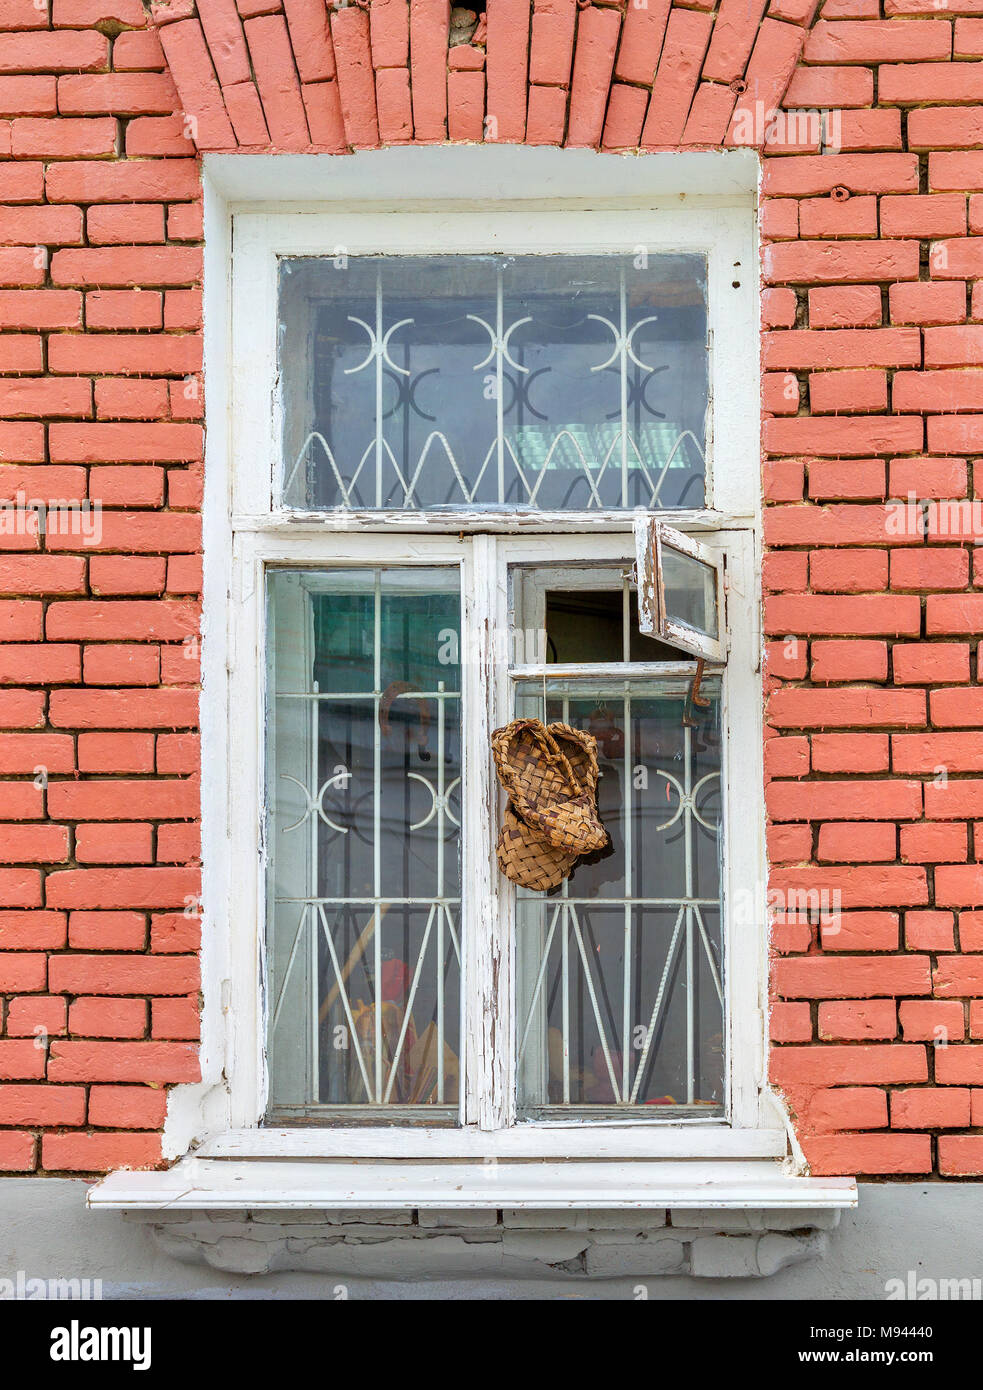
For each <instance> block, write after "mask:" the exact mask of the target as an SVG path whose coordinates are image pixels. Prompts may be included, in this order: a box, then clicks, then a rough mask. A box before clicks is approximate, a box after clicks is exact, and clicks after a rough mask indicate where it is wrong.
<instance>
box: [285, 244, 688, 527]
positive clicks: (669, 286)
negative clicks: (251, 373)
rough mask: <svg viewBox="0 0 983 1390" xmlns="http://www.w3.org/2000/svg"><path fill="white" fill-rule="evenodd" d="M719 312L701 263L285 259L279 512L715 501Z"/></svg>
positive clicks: (660, 259)
mask: <svg viewBox="0 0 983 1390" xmlns="http://www.w3.org/2000/svg"><path fill="white" fill-rule="evenodd" d="M705 300H706V265H705V261H704V260H703V258H702V257H700V256H696V255H660V256H654V257H652V258H651V259H650V258H648V257H647V256H644V255H641V256H639V257H637V258H635V259H634V260H633V259H631V258H627V257H624V256H617V257H616V256H571V257H560V256H525V257H521V256H520V257H514V256H513V257H504V256H495V257H493V256H454V257H440V256H427V257H422V256H417V257H405V256H404V257H371V256H370V257H361V258H357V259H349V258H347V257H341V258H340V259H339V258H335V259H332V260H314V259H310V258H306V259H293V260H286V261H284V262H282V263H281V276H280V308H281V331H280V359H281V377H282V380H283V402H284V415H285V438H284V457H285V460H286V463H285V467H284V482H283V498H284V501H285V502H286V504H287V505H288V506H295V507H304V508H318V507H330V508H343V509H348V510H356V509H362V508H369V509H373V508H391V509H397V510H407V509H408V510H415V509H427V508H435V507H467V508H475V507H488V506H495V507H505V506H518V507H529V508H537V509H544V510H570V509H573V510H582V511H596V510H603V509H624V508H629V507H645V508H648V509H657V508H666V507H679V506H691V507H694V506H701V505H702V504H703V494H704V475H705V471H706V468H705V456H706V442H705V440H706V427H705V417H706V411H707V401H708V385H707V315H706V302H705Z"/></svg>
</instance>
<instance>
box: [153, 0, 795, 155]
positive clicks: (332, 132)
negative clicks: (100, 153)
mask: <svg viewBox="0 0 983 1390" xmlns="http://www.w3.org/2000/svg"><path fill="white" fill-rule="evenodd" d="M816 5H817V0H770V3H769V0H716V3H714V0H687V3H686V4H681V3H678V0H621V3H615V4H593V3H589V2H588V3H586V4H585V3H583V0H488V3H487V6H486V7H485V10H486V12H485V13H481V14H479V15H478V16H477V22H476V25H475V26H474V27H473V28H472V25H471V23H470V21H468V22H466V23H465V24H464V25H463V26H462V25H461V24H459V23H455V25H454V27H453V30H452V29H451V24H450V13H451V7H450V5H449V3H448V0H409V3H407V0H356V3H354V4H347V5H345V6H344V7H343V8H335V7H334V6H333V5H330V4H329V5H327V6H326V5H325V0H197V3H194V0H153V3H152V5H151V10H152V16H153V22H154V23H155V24H156V26H157V28H158V31H159V33H160V38H161V42H162V44H163V47H164V52H165V54H166V57H167V62H168V66H169V68H170V71H171V74H172V76H173V79H174V82H175V85H176V87H177V90H178V93H179V96H180V102H181V107H182V110H183V113H184V116H185V119H186V128H187V134H188V135H190V137H191V139H192V140H193V141H194V143H195V145H196V147H197V148H198V150H199V151H201V152H210V151H233V150H246V151H250V152H267V153H268V152H271V151H277V152H280V151H284V152H286V151H290V152H297V153H299V152H311V151H316V152H321V153H333V154H343V153H347V152H348V151H351V150H359V149H374V148H377V147H378V146H380V145H408V144H418V145H419V144H439V143H442V142H444V141H446V140H450V141H457V142H485V143H509V144H529V145H557V146H561V145H562V146H567V147H580V148H593V149H603V150H609V151H631V150H643V151H648V150H665V149H678V148H708V147H709V148H719V147H721V146H732V145H739V144H743V145H749V144H750V145H755V146H761V145H762V144H763V142H764V139H765V135H766V133H767V124H768V120H767V118H768V114H769V113H771V112H773V111H775V110H777V109H778V108H779V107H780V106H781V103H782V100H783V98H784V97H785V95H786V92H787V90H788V86H789V82H790V81H791V78H792V75H793V72H794V70H795V67H796V65H797V63H798V60H799V57H800V55H801V53H802V50H803V47H804V45H805V42H806V39H807V36H808V33H809V26H810V25H811V23H812V20H813V16H814V14H815V10H816ZM816 37H819V36H818V35H817V36H816Z"/></svg>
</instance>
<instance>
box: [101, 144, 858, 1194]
mask: <svg viewBox="0 0 983 1390" xmlns="http://www.w3.org/2000/svg"><path fill="white" fill-rule="evenodd" d="M203 165H204V168H203V185H204V207H205V319H204V323H205V327H204V338H205V370H206V376H207V382H208V431H207V439H206V468H205V499H204V507H203V512H204V533H205V540H204V556H205V602H204V616H203V635H204V642H203V694H202V702H201V726H202V743H203V769H202V781H203V791H202V801H203V805H202V822H203V824H202V836H203V908H202V974H203V996H204V1005H203V1013H202V1041H201V1049H200V1059H201V1069H202V1080H201V1082H200V1083H196V1084H187V1085H179V1086H176V1087H172V1088H171V1090H170V1091H169V1093H168V1112H167V1121H166V1124H165V1129H164V1136H163V1149H164V1154H165V1156H166V1157H169V1158H180V1161H179V1162H177V1163H175V1164H174V1165H173V1166H172V1167H171V1168H170V1169H169V1170H168V1171H166V1172H153V1173H128V1172H117V1173H113V1174H110V1175H109V1177H108V1178H106V1179H104V1180H103V1181H102V1182H101V1183H100V1184H98V1185H97V1186H95V1187H94V1188H90V1189H89V1192H88V1196H87V1201H88V1203H89V1205H91V1206H103V1207H108V1208H120V1207H122V1208H130V1209H141V1208H144V1209H147V1210H150V1211H154V1210H157V1209H159V1208H160V1207H167V1208H168V1209H171V1210H177V1209H181V1208H185V1209H195V1208H201V1207H207V1208H216V1209H221V1208H224V1209H240V1208H243V1207H246V1208H263V1207H266V1208H306V1207H311V1206H314V1207H340V1208H345V1207H356V1208H362V1207H366V1206H369V1207H378V1208H398V1209H404V1208H405V1207H406V1206H413V1205H416V1206H426V1207H431V1208H441V1207H444V1208H461V1207H472V1208H488V1207H502V1206H509V1207H519V1208H527V1209H540V1208H550V1207H552V1208H570V1207H573V1206H581V1207H584V1206H586V1207H590V1208H604V1207H607V1208H626V1209H632V1208H644V1207H652V1206H665V1205H668V1206H682V1207H687V1206H688V1207H701V1208H713V1207H716V1208H722V1207H732V1206H736V1207H749V1206H750V1207H757V1208H781V1209H789V1208H798V1209H802V1208H806V1209H809V1210H814V1209H817V1208H820V1207H841V1206H850V1205H855V1203H856V1186H855V1184H854V1183H852V1182H851V1181H849V1180H846V1179H824V1180H817V1179H809V1178H804V1177H800V1176H795V1173H796V1172H797V1171H798V1172H801V1171H802V1169H801V1161H800V1159H801V1156H799V1161H798V1166H797V1167H796V1165H795V1164H793V1165H792V1167H791V1168H790V1167H789V1165H788V1163H787V1162H786V1161H785V1160H786V1158H787V1155H788V1151H789V1142H790V1131H789V1127H788V1122H787V1118H786V1117H785V1115H784V1111H783V1109H782V1107H781V1106H780V1104H779V1103H778V1102H777V1101H776V1100H775V1099H774V1097H773V1096H772V1095H771V1093H770V1092H769V1091H768V1088H767V1085H766V1080H765V1071H764V1066H765V1060H764V1059H765V1043H766V1024H765V998H766V996H765V976H766V957H767V951H766V931H767V929H766V923H765V911H764V882H765V879H764V872H765V863H764V853H763V836H762V829H763V813H762V809H761V786H762V777H761V756H762V738H761V698H760V685H759V681H760V676H759V651H760V645H761V638H760V632H759V627H758V612H759V599H758V589H759V582H758V572H759V559H758V535H759V527H758V518H759V440H758V428H759V427H758V417H759V410H758V404H759V403H758V390H759V378H758V373H759V366H758V342H759V323H758V274H757V242H756V229H755V225H754V215H753V209H754V201H755V188H756V184H757V179H758V166H757V161H756V159H755V156H754V155H753V153H752V152H749V151H744V150H740V151H737V150H735V151H731V152H728V153H726V154H713V153H692V154H666V155H652V156H646V157H644V158H642V159H637V160H629V159H623V158H621V157H619V156H609V155H596V154H594V153H593V152H589V151H582V150H573V151H571V150H567V151H557V150H549V149H534V148H528V149H527V148H512V147H506V146H495V145H490V146H477V147H475V146H466V147H442V148H437V147H432V148H420V149H410V150H407V149H394V150H383V151H375V152H363V153H361V154H358V155H355V156H352V157H351V158H348V159H345V160H339V159H336V158H334V157H331V156H296V157H295V156H282V155H278V156H262V155H255V156H245V155H235V156H223V155H210V156H206V157H205V159H204V161H203ZM393 214H399V215H398V216H394V215H393ZM359 237H361V238H362V239H361V240H359ZM435 237H436V238H437V239H436V241H434V238H435ZM544 242H545V243H550V244H549V245H548V246H546V247H545V249H547V250H550V251H553V252H558V251H562V250H571V251H573V250H579V251H584V250H589V249H594V248H597V249H602V250H604V251H608V252H610V251H611V250H613V249H614V250H618V249H620V250H622V251H625V250H627V251H634V250H635V249H636V248H637V247H638V246H640V245H644V246H647V247H648V248H649V249H650V250H652V251H657V250H659V249H704V250H706V251H707V253H708V255H709V266H710V279H709V309H710V354H711V369H710V370H711V392H712V396H711V410H710V419H709V436H710V441H711V455H710V460H709V473H710V478H709V484H708V489H709V490H708V494H707V497H706V501H705V505H704V506H703V507H702V508H700V509H699V510H695V511H692V512H685V513H682V512H673V513H672V514H671V521H672V524H673V526H675V527H678V528H680V529H681V530H683V531H685V532H687V533H689V534H691V535H700V536H701V537H702V538H703V539H704V540H706V542H707V544H708V545H710V546H711V547H718V548H719V547H724V548H726V552H727V564H728V571H727V586H728V592H727V614H728V628H729V631H730V634H731V637H732V646H731V651H730V656H729V661H728V665H727V670H726V676H725V702H724V724H725V729H726V730H727V731H730V730H731V729H733V728H734V727H737V726H739V727H740V734H741V736H740V738H737V739H735V738H733V737H730V738H729V739H728V742H727V749H726V759H727V784H728V796H729V799H730V803H731V806H733V802H734V800H735V799H736V798H738V797H739V798H740V799H741V805H740V815H739V816H737V817H734V816H731V820H732V821H734V820H736V821H738V822H739V827H740V826H743V827H744V828H743V830H742V829H740V828H738V829H737V832H736V838H734V836H735V831H734V829H733V828H732V827H728V832H727V833H728V834H729V835H730V836H731V845H730V854H729V858H728V861H727V864H728V867H727V875H728V878H727V885H726V891H727V892H728V894H733V893H734V892H738V893H741V894H742V895H743V901H744V902H745V904H747V903H748V901H749V899H750V900H751V906H750V910H745V911H743V912H741V913H740V914H735V913H733V912H731V911H728V913H727V918H726V927H725V932H726V946H725V949H726V950H727V951H728V952H729V953H730V955H729V960H728V962H727V967H726V969H727V982H728V983H727V989H728V995H727V1006H728V1023H729V1027H730V1038H729V1045H730V1058H731V1064H732V1071H731V1076H730V1083H729V1097H728V1106H729V1113H728V1117H727V1119H725V1120H723V1121H720V1120H715V1121H708V1120H705V1121H697V1122H689V1123H671V1122H660V1123H652V1122H648V1123H643V1124H639V1123H633V1122H630V1121H628V1122H626V1121H623V1120H622V1121H617V1122H614V1121H613V1122H611V1123H606V1124H590V1125H584V1124H581V1123H573V1124H563V1123H556V1122H552V1121H551V1122H550V1123H549V1124H546V1125H544V1124H518V1125H507V1126H505V1127H501V1122H502V1120H503V1118H504V1119H508V1118H509V1115H508V1106H509V1101H508V1100H507V1096H508V1094H509V1092H508V1088H507V1086H503V1085H502V1084H500V1083H496V1084H495V1085H493V1086H492V1087H491V1088H488V1089H486V1090H485V1091H483V1092H481V1094H480V1095H477V1094H475V1093H472V1102H471V1104H472V1110H471V1111H470V1112H468V1116H467V1118H468V1120H469V1122H468V1123H465V1124H463V1125H460V1126H458V1127H454V1128H443V1129H432V1130H431V1129H426V1128H421V1127H408V1128H405V1129H402V1130H393V1129H376V1128H363V1127H359V1128H348V1127H331V1128H316V1129H314V1128H306V1127H305V1128H294V1129H289V1130H282V1129H274V1128H269V1127H264V1126H262V1124H261V1123H260V1121H261V1117H262V1113H263V1097H264V1041H265V1027H264V1017H263V1012H264V1003H263V998H262V991H261V987H260V982H261V951H262V940H263V935H264V932H265V920H264V918H265V911H264V907H265V898H264V894H265V882H264V875H263V873H262V864H261V855H262V821H263V812H262V800H261V798H262V780H261V774H262V738H261V721H262V707H263V690H262V679H261V673H262V672H263V671H264V669H265V653H264V651H263V648H262V614H263V597H262V596H263V582H262V579H263V570H264V567H265V566H266V565H267V564H285V565H305V564H316V565H325V566H327V565H330V564H338V563H344V562H345V560H346V558H347V559H348V560H351V561H354V562H356V563H358V562H362V563H370V562H371V561H372V560H377V558H378V556H379V554H380V553H381V552H380V547H381V537H380V536H379V534H378V533H379V532H380V531H384V532H385V533H386V534H387V536H389V537H395V536H398V535H400V533H403V537H404V539H403V546H404V549H403V550H401V551H400V553H401V554H402V555H404V556H405V555H406V554H410V555H411V556H412V557H413V559H414V561H415V562H417V563H421V564H422V563H437V562H439V547H438V546H437V545H436V544H435V541H436V538H438V537H440V536H441V533H443V540H442V541H441V542H440V545H445V546H447V547H448V549H447V551H446V553H447V554H448V555H451V554H452V553H453V550H454V541H453V539H452V537H453V536H454V535H456V534H457V533H458V532H460V531H461V530H462V529H464V530H465V531H467V530H469V529H470V523H469V520H468V519H467V518H466V517H463V516H462V514H461V513H460V511H455V512H454V514H453V515H449V516H440V515H439V514H433V513H428V514H426V515H424V516H421V514H420V513H418V512H417V513H389V514H387V515H386V516H380V515H379V514H377V513H375V514H369V515H363V516H357V517H352V516H338V515H337V514H332V513H321V514H316V515H305V514H300V513H296V512H293V513H286V512H282V511H275V510H273V509H272V505H271V504H272V499H273V478H274V468H275V466H276V465H275V462H274V461H275V460H276V459H277V455H278V441H279V434H278V431H279V421H278V420H277V418H276V415H275V407H276V383H275V322H276V309H275V289H276V285H275V259H276V255H277V254H281V253H282V254H293V255H305V254H325V253H326V252H328V253H331V252H333V251H334V249H335V248H336V247H339V246H344V247H346V249H347V250H348V251H349V252H354V251H357V249H358V247H359V246H361V247H362V249H370V248H371V247H380V246H381V247H382V249H383V250H395V249H399V248H401V249H404V250H410V249H411V248H412V247H413V246H415V247H416V248H417V249H418V250H426V249H431V248H432V247H433V246H434V245H435V246H436V247H437V249H439V250H441V251H446V250H448V249H450V248H453V247H456V248H457V249H460V250H462V251H463V250H466V251H468V252H474V251H476V250H479V249H488V250H501V249H509V250H513V251H521V250H533V251H542V250H543V249H544ZM233 263H235V275H234V276H233ZM353 522H355V523H357V525H358V534H353V533H352V530H351V526H352V523H353ZM481 527H482V529H483V530H485V531H486V532H488V531H492V532H493V534H486V535H485V536H479V537H476V538H475V543H474V546H473V549H472V552H471V554H472V559H471V560H470V561H469V563H470V564H471V565H473V567H474V568H475V569H478V568H483V569H484V573H485V576H486V579H487V577H488V575H489V573H490V570H489V565H490V563H491V557H492V555H493V554H494V553H495V551H496V549H498V548H500V547H503V546H504V545H505V544H506V538H507V537H509V536H510V535H514V536H518V537H523V536H526V535H531V536H536V535H539V536H540V538H541V537H542V533H543V532H547V533H550V534H552V535H553V536H554V537H555V538H557V540H559V538H560V537H562V536H563V535H564V534H567V535H571V536H574V537H575V536H577V535H581V536H582V535H583V534H588V535H591V536H593V537H595V538H596V539H595V543H596V544H597V546H598V547H599V550H598V553H599V554H600V555H602V556H603V555H604V554H607V555H608V556H609V557H612V558H620V559H624V558H625V557H626V556H630V555H631V531H632V517H631V516H630V515H626V514H625V513H624V512H613V513H602V512H593V513H590V514H576V513H569V512H568V513H560V514H554V515H548V514H545V513H534V514H531V513H529V512H521V511H515V512H510V513H502V514H500V515H499V516H498V517H496V518H494V520H493V519H492V518H490V517H489V516H488V514H487V513H483V514H482V517H481ZM421 529H422V530H424V531H426V532H427V533H429V534H428V543H427V546H425V547H422V550H421V553H419V554H417V553H416V552H415V551H414V546H415V544H416V539H415V533H416V532H417V531H418V530H421ZM509 544H511V542H509ZM523 545H529V546H530V548H531V550H532V552H533V555H534V558H535V559H537V560H538V559H540V558H541V556H542V539H540V540H539V542H536V541H535V540H533V541H531V542H527V541H523V540H521V539H517V540H516V546H517V549H516V550H515V551H514V552H512V553H511V557H512V558H515V557H517V556H519V555H520V554H522V553H525V552H524V551H523V550H522V546H523ZM578 558H583V557H582V556H579V557H578ZM482 592H484V593H487V592H488V590H487V587H485V588H484V589H483V590H482ZM482 601H484V600H482ZM495 602H496V603H497V604H498V605H499V606H501V605H503V604H504V602H505V595H504V591H502V592H497V596H496V599H495ZM634 669H635V672H636V673H641V671H642V670H643V669H644V668H637V667H636V668H634ZM499 679H500V682H503V681H504V682H508V680H509V676H508V673H507V672H504V671H502V672H500V678H499ZM501 696H502V687H501V684H499V685H498V686H496V691H495V695H494V698H495V699H496V700H499V701H500V700H501ZM494 717H495V715H494V714H493V712H492V708H491V707H488V708H487V709H486V712H485V713H484V715H483V717H482V721H483V722H482V721H479V722H478V723H477V724H476V725H475V726H474V728H473V729H472V741H475V740H476V739H477V737H478V732H479V728H487V727H489V726H490V722H491V721H492V719H493V718H494ZM472 756H474V754H473V753H472ZM482 766H483V768H484V772H483V773H481V772H480V771H479V777H482V776H483V777H484V779H485V781H486V783H490V779H491V775H492V774H491V768H490V763H489V760H487V758H484V759H483V762H482ZM479 794H480V793H479ZM749 804H750V811H749ZM471 833H472V835H479V831H478V830H477V828H476V827H475V826H474V825H473V826H472V831H471ZM480 838H481V840H482V844H483V846H484V849H485V850H486V851H489V849H490V840H491V835H490V827H488V828H486V829H484V830H482V831H481V832H480ZM739 865H743V866H744V868H743V870H739V868H738V866H739ZM490 873H491V868H490V866H489V869H488V874H490ZM742 873H746V874H747V875H748V877H747V878H746V879H743V881H742V878H741V875H742ZM505 891H506V892H509V891H511V890H509V889H506V890H505ZM759 896H760V901H756V899H757V898H758V897H759ZM496 900H497V901H501V900H502V894H501V893H499V894H498V895H497V898H496ZM503 942H504V938H503V935H502V931H501V926H500V924H499V925H498V926H496V928H495V930H494V931H493V932H492V933H491V934H485V935H483V936H482V937H481V938H480V944H481V949H482V951H483V952H484V955H485V959H484V961H483V962H482V961H476V962H475V968H476V969H478V970H484V971H485V972H486V973H487V966H488V960H489V955H490V953H491V952H493V951H496V950H501V949H503ZM509 1064H510V1063H509ZM502 1081H504V1078H502ZM503 1098H505V1099H503ZM489 1125H490V1126H492V1127H483V1126H489ZM791 1142H792V1150H793V1155H794V1154H795V1146H794V1140H793V1141H791ZM182 1155H183V1157H181V1156H182ZM395 1157H399V1158H401V1159H403V1160H405V1162H404V1163H402V1164H399V1165H394V1164H393V1163H392V1162H391V1160H392V1159H393V1158H395ZM353 1158H358V1159H359V1160H360V1162H359V1163H358V1165H357V1166H356V1167H354V1168H353V1166H352V1164H351V1162H350V1160H351V1159H353ZM570 1158H576V1159H578V1160H579V1161H578V1162H577V1163H569V1162H567V1161H566V1160H568V1159H570ZM375 1159H379V1160H382V1162H379V1163H376V1162H373V1160H375ZM529 1159H537V1160H539V1162H537V1163H535V1164H529V1162H528V1161H527V1160H529ZM612 1159H617V1160H618V1161H617V1162H616V1163H612V1162H611V1161H610V1160H612Z"/></svg>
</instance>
